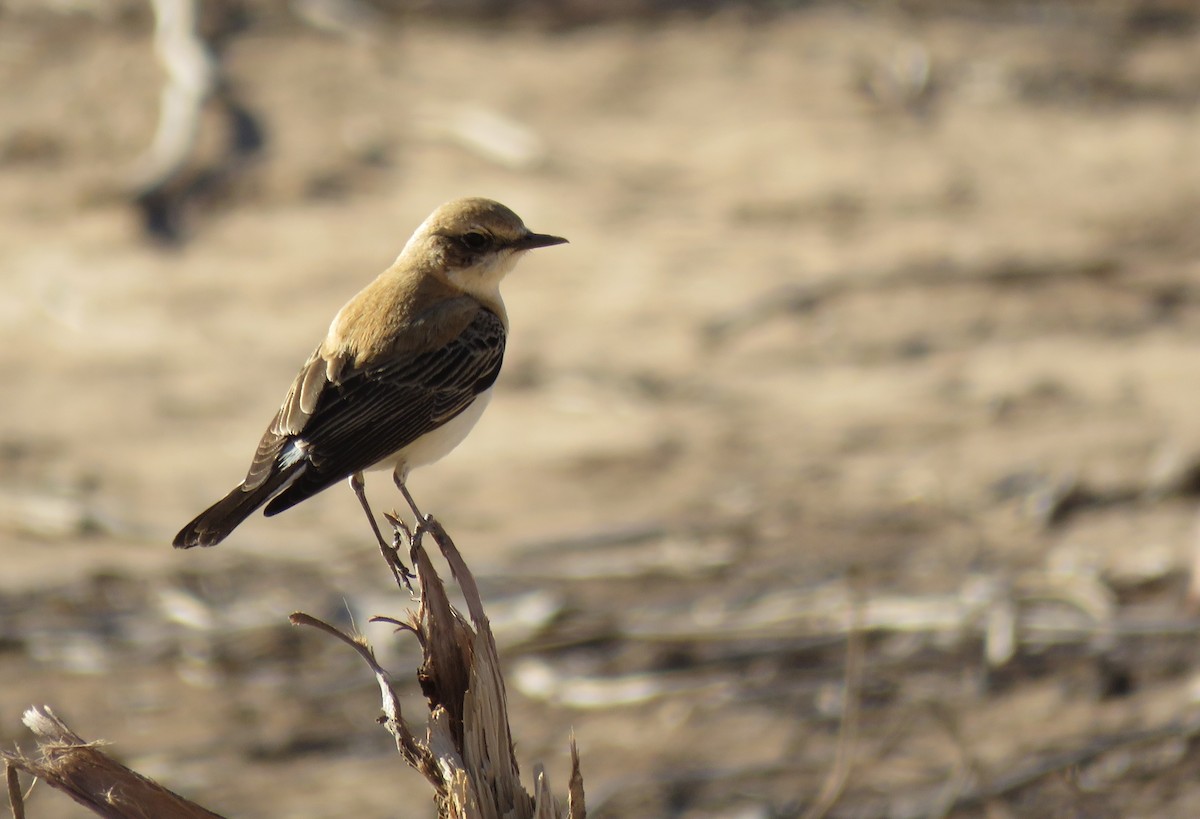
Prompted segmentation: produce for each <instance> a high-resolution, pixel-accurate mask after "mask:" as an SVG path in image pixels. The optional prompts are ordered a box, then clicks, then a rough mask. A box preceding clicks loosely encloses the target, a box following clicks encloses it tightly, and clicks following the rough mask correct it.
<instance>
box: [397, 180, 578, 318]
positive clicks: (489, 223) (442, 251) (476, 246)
mask: <svg viewBox="0 0 1200 819" xmlns="http://www.w3.org/2000/svg"><path fill="white" fill-rule="evenodd" d="M566 241H567V240H566V239H563V238H562V237H560V236H550V235H549V234H545V233H534V232H533V231H531V230H529V228H527V227H525V223H524V222H522V221H521V217H519V216H517V214H515V213H513V212H512V211H511V210H509V209H508V208H506V207H505V206H504V205H501V204H500V203H499V202H494V201H492V200H491V199H480V198H471V199H456V200H454V201H452V202H447V203H446V204H444V205H442V206H441V207H439V208H438V209H437V210H435V211H434V212H433V213H432V214H430V216H429V218H428V219H426V220H425V221H424V222H423V223H422V224H421V226H420V227H418V228H417V230H416V232H415V233H413V235H412V238H411V239H409V240H408V244H406V245H405V246H404V250H403V252H402V253H401V258H404V257H405V256H408V257H409V258H410V259H412V258H414V256H415V257H417V258H420V259H422V260H423V261H424V262H425V263H427V264H428V265H429V266H430V268H431V269H432V270H433V271H436V272H438V273H441V274H442V275H444V276H445V277H446V278H447V279H448V280H449V281H450V282H451V283H452V284H454V285H455V286H457V287H459V288H460V289H462V290H465V291H466V292H468V293H473V294H477V295H484V294H494V293H496V292H497V290H498V288H499V285H500V280H501V279H503V278H504V276H505V275H506V274H507V273H508V272H509V271H510V270H512V268H513V265H515V264H516V262H517V259H519V258H520V257H521V256H523V255H524V254H525V252H526V251H528V250H533V249H534V248H538V247H549V246H550V245H560V244H563V243H564V242H566Z"/></svg>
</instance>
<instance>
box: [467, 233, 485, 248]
mask: <svg viewBox="0 0 1200 819" xmlns="http://www.w3.org/2000/svg"><path fill="white" fill-rule="evenodd" d="M462 243H463V244H464V245H466V247H467V249H468V250H483V249H484V248H485V247H487V246H488V237H487V234H486V233H483V232H482V231H478V230H471V231H468V232H466V233H464V234H463V235H462Z"/></svg>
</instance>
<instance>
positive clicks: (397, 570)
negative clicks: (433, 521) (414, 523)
mask: <svg viewBox="0 0 1200 819" xmlns="http://www.w3.org/2000/svg"><path fill="white" fill-rule="evenodd" d="M383 516H384V517H385V518H387V522H388V523H390V524H391V525H392V543H391V546H389V547H388V548H387V549H381V551H382V552H383V559H384V561H385V562H386V563H387V564H388V568H389V569H391V570H392V575H393V576H394V577H395V578H396V583H397V584H400V585H403V586H404V587H405V588H406V589H408V591H409V593H410V594H412V595H414V596H416V594H417V591H416V589H414V588H413V584H412V581H413V580H415V579H416V577H417V576H416V574H414V573H413V572H412V570H411V569H409V568H408V566H406V565H405V564H404V561H403V560H401V559H400V548H401V547H402V546H403V545H404V543H405V541H407V542H408V544H409V546H408V554H409V561H410V562H412V563H413V565H416V561H415V560H414V559H413V546H414V545H415V542H416V541H415V537H416V534H415V533H414V532H413V530H411V529H409V528H408V524H407V523H405V522H404V521H403V520H401V519H400V518H399V516H397V515H389V514H388V513H387V512H384V513H383ZM418 528H419V527H418Z"/></svg>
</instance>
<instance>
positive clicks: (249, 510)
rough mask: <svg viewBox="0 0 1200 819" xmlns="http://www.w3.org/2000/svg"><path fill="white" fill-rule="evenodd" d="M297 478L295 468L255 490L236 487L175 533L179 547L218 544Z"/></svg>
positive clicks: (283, 472) (240, 486)
mask: <svg viewBox="0 0 1200 819" xmlns="http://www.w3.org/2000/svg"><path fill="white" fill-rule="evenodd" d="M296 477H297V475H296V470H295V469H291V470H286V471H280V472H276V473H274V474H272V475H270V476H269V477H268V478H267V480H266V481H264V482H263V483H261V484H259V485H258V486H256V487H255V488H253V489H247V488H246V487H245V485H244V484H240V485H238V486H235V487H234V488H233V491H232V492H230V493H229V494H228V495H226V496H225V497H223V498H221V500H219V501H217V502H216V503H214V504H213V505H212V506H210V507H208V508H207V509H205V510H204V511H203V512H201V513H200V514H199V515H197V516H196V517H195V518H194V519H193V520H192V522H191V523H189V524H188V525H187V526H184V527H183V528H182V529H180V530H179V534H177V535H175V541H174V543H175V548H176V549H190V548H192V547H193V546H216V545H217V544H218V543H220V542H221V541H222V540H224V539H225V538H227V537H228V536H229V533H230V532H232V531H233V530H234V529H236V528H237V527H238V524H240V523H241V522H242V521H244V520H245V519H246V518H248V517H250V515H252V514H254V510H256V509H258V507H260V506H262V505H263V504H264V503H266V502H267V501H269V500H270V499H271V498H273V497H274V496H275V495H276V494H277V493H278V492H279V491H280V490H281V489H285V488H287V485H288V484H289V483H291V482H292V481H293V480H295V478H296Z"/></svg>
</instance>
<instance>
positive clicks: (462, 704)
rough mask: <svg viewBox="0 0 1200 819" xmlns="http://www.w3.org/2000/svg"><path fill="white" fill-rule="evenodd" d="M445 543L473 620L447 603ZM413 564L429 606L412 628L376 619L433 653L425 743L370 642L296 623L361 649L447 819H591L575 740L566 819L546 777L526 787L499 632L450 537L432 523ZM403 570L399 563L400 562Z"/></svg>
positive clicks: (417, 538)
mask: <svg viewBox="0 0 1200 819" xmlns="http://www.w3.org/2000/svg"><path fill="white" fill-rule="evenodd" d="M426 535H428V536H430V537H432V538H433V540H434V542H436V543H437V545H438V548H439V549H440V550H441V553H442V555H443V557H444V558H445V559H446V562H447V563H448V564H449V566H450V571H451V574H453V576H454V579H455V580H456V581H457V583H458V586H459V589H460V590H461V591H462V594H463V598H464V600H465V601H466V607H467V612H468V615H469V620H468V618H467V617H464V616H463V615H462V614H461V613H460V612H458V611H457V610H456V609H455V608H454V607H453V606H452V605H451V604H450V599H449V597H448V596H447V594H446V589H445V586H444V585H443V584H442V580H441V578H440V577H439V576H438V574H437V571H436V570H435V569H434V566H433V563H432V562H431V560H430V558H429V554H428V553H427V552H426V550H425V548H424V545H423V541H424V537H425V536H426ZM412 543H413V547H412V550H411V559H412V561H413V563H414V565H415V566H416V568H417V576H418V578H419V580H420V584H421V604H420V607H419V608H418V610H417V611H416V612H415V613H412V614H411V615H410V619H409V620H407V621H397V620H392V619H390V618H376V619H377V620H383V621H385V622H392V623H395V624H396V625H398V626H399V627H401V628H403V629H405V630H409V631H411V632H412V633H413V634H414V635H415V636H416V638H417V640H418V641H419V642H420V644H421V648H422V650H423V651H424V655H425V656H424V662H423V663H422V664H421V667H420V669H419V670H418V671H417V679H418V680H419V681H420V684H421V690H422V691H423V692H424V694H425V697H426V699H427V700H428V702H429V708H430V718H429V723H428V726H427V728H426V732H425V737H424V739H418V738H417V737H416V734H415V732H414V731H413V730H412V729H411V728H410V727H409V726H408V724H407V722H406V721H405V720H404V718H403V716H402V715H401V713H400V700H399V697H398V696H397V694H396V691H395V688H394V687H393V685H392V682H391V678H390V676H389V674H388V673H387V672H386V671H385V670H384V669H383V668H382V667H380V665H379V664H378V662H377V661H376V660H375V655H374V652H373V651H372V650H371V649H370V647H369V646H367V645H366V644H365V643H364V642H363V641H362V640H361V638H356V637H352V636H350V635H348V634H346V633H344V632H342V631H340V630H338V629H336V628H334V627H333V626H331V625H329V624H328V623H324V622H322V621H320V620H318V619H317V618H315V617H312V616H310V615H307V614H304V613H300V612H298V613H296V614H293V615H292V622H293V623H296V624H298V625H310V626H314V627H316V628H319V629H321V630H322V631H324V632H326V633H327V634H331V635H333V636H335V637H336V638H338V639H339V640H341V641H342V642H344V643H346V644H348V645H350V646H352V647H353V648H354V649H355V650H356V651H357V652H358V654H359V655H360V656H361V657H362V658H363V659H364V660H365V661H366V662H367V665H368V666H369V667H370V668H371V671H372V672H373V673H374V674H375V678H376V680H377V681H378V682H379V687H380V692H381V694H382V697H383V714H384V716H383V724H384V726H385V727H386V728H387V729H388V731H389V732H391V734H392V735H393V736H394V737H395V738H396V746H397V748H398V749H399V750H400V753H401V755H402V756H403V757H404V759H405V761H407V762H408V763H409V765H411V766H412V767H413V768H414V769H416V770H417V771H418V772H420V773H421V774H422V775H423V776H425V778H426V779H427V780H428V781H429V783H430V784H431V785H433V788H434V791H435V794H436V796H435V799H436V802H437V805H438V815H439V816H440V817H442V818H443V819H501V817H504V819H551V817H561V816H566V817H569V819H583V817H584V816H585V815H586V813H585V807H584V794H583V777H582V774H581V773H580V768H579V754H578V751H577V749H576V746H575V742H574V740H573V739H572V741H571V780H570V783H569V786H568V797H567V810H566V812H565V813H564V812H563V810H562V809H561V808H560V807H559V804H558V802H557V800H556V799H555V798H554V797H553V796H552V795H551V793H550V789H549V787H548V785H547V783H546V780H545V776H544V774H543V773H542V772H541V771H540V770H539V771H538V772H537V774H536V776H535V783H534V793H533V794H532V795H531V794H529V793H528V792H527V791H526V790H525V788H524V786H523V785H522V784H521V777H520V770H519V768H518V766H517V761H516V755H515V753H514V749H513V740H512V731H511V730H510V728H509V723H508V700H507V695H506V693H505V688H504V680H503V678H502V677H501V675H500V661H499V656H498V653H497V651H496V641H495V638H494V637H493V636H492V630H491V626H490V624H489V623H488V618H487V615H486V614H485V613H484V610H483V602H482V600H481V599H480V596H479V588H478V586H477V585H476V583H475V578H474V576H472V574H471V572H470V570H469V569H468V568H467V565H466V563H464V562H463V559H462V556H461V555H460V554H459V552H458V549H457V548H456V547H455V545H454V542H453V541H452V540H451V539H450V536H449V535H448V534H447V533H446V531H445V530H444V529H443V528H442V527H441V525H440V524H439V523H438V522H437V521H435V520H433V519H432V518H427V519H426V520H425V522H424V523H422V524H421V525H420V526H418V527H417V530H416V532H415V533H414V534H413V537H412ZM392 559H394V560H395V561H397V562H399V557H398V556H396V555H393V556H392Z"/></svg>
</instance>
